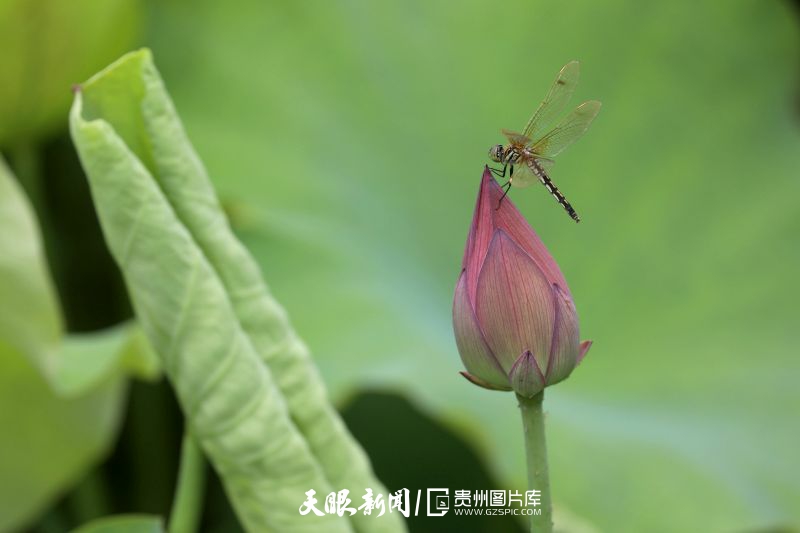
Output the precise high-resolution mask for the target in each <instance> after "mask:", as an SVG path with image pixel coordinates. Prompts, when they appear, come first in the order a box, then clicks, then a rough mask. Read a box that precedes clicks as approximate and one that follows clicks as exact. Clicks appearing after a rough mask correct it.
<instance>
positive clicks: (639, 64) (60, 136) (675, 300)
mask: <svg viewBox="0 0 800 533" xmlns="http://www.w3.org/2000/svg"><path fill="white" fill-rule="evenodd" d="M140 46H148V47H150V48H151V49H152V50H153V53H154V57H155V61H156V64H157V66H158V67H159V69H160V71H161V73H162V76H163V77H164V80H165V82H166V84H167V87H168V89H169V91H170V93H171V95H172V97H173V99H174V101H175V104H176V106H177V109H178V112H179V113H180V115H181V118H182V119H183V122H184V124H185V126H186V128H187V130H188V133H189V136H190V138H191V140H192V141H193V143H194V145H195V147H196V149H197V151H198V152H199V154H200V156H201V157H202V159H203V160H204V162H205V164H206V166H207V168H208V170H209V173H210V175H211V177H212V179H213V181H214V184H215V185H216V187H217V190H218V192H219V195H220V197H221V198H222V200H223V203H224V205H225V207H226V209H227V211H228V213H229V216H230V218H231V221H232V224H233V226H234V228H235V230H236V232H237V234H238V235H239V237H240V238H241V239H242V240H243V241H244V242H245V244H246V245H247V246H248V248H249V249H250V250H251V252H252V253H253V254H254V255H255V257H256V258H257V259H258V261H259V263H260V265H261V267H262V270H263V273H264V277H265V279H266V281H267V283H269V284H270V286H271V288H272V290H273V292H274V294H275V295H276V296H277V298H278V299H279V300H280V301H281V302H282V303H283V304H284V305H285V306H286V308H287V309H288V311H289V314H290V316H291V318H292V322H293V323H294V325H295V327H296V328H297V330H298V331H299V333H300V335H301V336H302V337H303V338H304V339H305V340H306V342H307V343H308V344H309V345H310V347H311V349H312V352H313V354H314V356H315V359H316V361H317V364H318V365H319V367H320V369H321V372H322V374H323V376H324V378H325V381H326V383H327V384H328V387H329V389H330V393H331V395H332V398H333V399H334V401H335V402H336V404H337V405H338V406H339V407H341V409H342V410H343V412H344V415H345V418H346V420H347V422H348V424H349V425H350V426H351V429H352V430H353V432H354V434H355V435H356V436H357V437H358V438H359V439H360V440H361V441H362V443H364V445H365V446H366V448H367V449H368V451H369V453H370V455H371V456H372V458H373V461H374V463H375V468H376V470H377V471H378V474H379V475H381V476H382V477H383V479H384V480H385V481H386V483H387V485H389V486H390V487H391V488H395V489H396V488H402V487H409V488H425V487H439V486H448V487H452V489H460V488H472V489H489V488H497V487H502V488H524V479H525V473H524V456H523V449H522V435H521V428H520V422H519V420H518V412H517V409H516V406H515V399H514V398H513V396H512V395H510V394H504V393H495V392H489V391H485V390H482V389H479V388H476V387H474V386H472V385H470V384H469V383H467V382H466V381H465V380H464V379H463V378H461V377H460V376H459V375H458V371H459V370H461V368H462V367H461V363H460V360H459V357H458V353H457V351H456V347H455V342H454V340H453V335H452V329H451V301H452V293H453V288H454V284H455V280H456V278H457V275H458V273H459V269H460V260H461V254H462V251H463V246H464V241H465V238H466V234H467V231H468V226H469V223H470V220H471V216H472V209H473V206H474V200H475V196H476V193H477V189H478V184H479V181H480V177H481V173H482V170H483V165H484V164H486V162H487V157H486V153H487V150H488V148H489V147H490V146H491V145H492V144H495V143H497V142H500V141H501V140H502V138H501V136H500V134H499V130H500V129H501V128H511V129H515V128H521V127H522V125H524V123H525V121H526V120H527V118H528V116H529V114H530V113H531V112H532V111H533V109H534V108H535V106H536V105H537V104H538V102H539V101H540V99H541V98H542V96H543V95H544V93H545V91H546V89H547V87H548V86H549V84H550V83H551V81H552V79H553V78H554V77H555V75H556V73H557V72H558V70H559V68H560V67H561V66H562V65H563V64H565V63H566V62H567V61H569V60H572V59H578V60H580V61H581V69H582V72H581V76H582V78H581V82H580V84H579V87H578V91H577V96H576V101H575V104H577V103H579V102H580V101H581V100H585V99H590V98H592V99H599V100H601V101H602V102H603V109H602V111H601V113H600V115H599V116H598V118H597V119H596V121H595V123H594V124H593V125H592V127H591V129H590V131H589V132H588V134H587V135H586V137H585V138H584V139H582V140H581V141H580V142H579V143H577V144H576V145H574V146H573V147H572V148H571V149H570V150H568V151H567V152H565V153H563V154H562V155H561V156H559V159H558V163H557V165H556V166H555V168H554V171H553V179H554V181H555V182H556V183H557V184H558V185H559V187H560V188H561V189H562V191H563V192H564V193H565V194H566V195H567V197H568V198H569V199H570V201H571V202H572V204H573V205H574V206H575V207H576V209H577V210H578V212H579V213H580V214H581V216H582V220H583V221H582V222H581V224H578V225H576V224H574V223H573V222H572V221H570V220H569V218H568V217H567V216H566V215H565V213H563V212H562V210H561V209H560V208H559V207H558V206H557V205H555V203H554V202H553V200H552V198H551V197H550V196H549V195H548V194H546V193H545V191H544V190H540V189H541V188H536V187H534V188H532V189H530V190H523V191H520V190H516V191H512V198H513V201H514V202H515V203H516V204H517V206H518V207H519V208H520V209H521V210H522V212H523V213H524V214H525V216H526V217H527V218H528V220H529V221H530V223H531V224H532V225H533V227H534V228H535V229H536V231H537V232H538V233H539V235H540V236H541V237H542V239H543V240H544V242H545V243H546V244H547V246H548V247H549V249H550V251H551V252H552V253H553V255H554V256H555V258H556V260H557V261H558V262H559V264H560V266H561V268H562V270H563V272H564V274H565V276H566V278H567V280H568V282H569V284H570V288H571V291H572V293H573V296H574V298H575V302H576V305H577V308H578V311H579V314H580V318H581V330H582V334H581V337H582V338H583V339H592V340H594V346H593V347H592V349H591V351H590V352H589V355H588V356H587V359H586V360H585V361H584V362H583V363H582V365H581V366H580V367H579V368H578V369H577V370H576V372H575V373H574V374H573V375H572V377H571V378H570V379H569V380H568V381H566V382H564V383H562V384H559V385H558V386H556V387H554V388H552V389H548V391H547V397H546V409H547V411H548V418H547V425H548V428H547V429H548V446H549V451H550V461H551V466H550V467H551V477H552V489H553V494H554V500H555V505H556V517H557V518H556V521H557V525H560V526H561V528H562V529H563V530H565V531H578V532H581V531H586V532H589V531H601V532H606V531H609V532H637V531H665V532H666V531H669V532H671V531H676V532H678V531H720V532H727V531H778V530H781V531H783V530H789V531H794V530H796V529H792V528H797V527H800V453H799V452H798V449H800V416H799V413H800V379H799V378H798V376H800V357H798V355H800V353H799V351H798V348H797V340H796V334H797V332H798V325H800V320H798V319H800V313H798V311H797V302H798V301H800V284H799V283H798V281H797V276H798V272H800V246H798V240H797V239H798V235H800V209H798V200H799V199H800V10H798V5H797V3H791V2H779V1H770V2H755V1H735V2H726V3H722V2H712V1H708V0H707V1H701V2H694V3H691V4H689V3H683V2H672V3H661V4H646V3H641V2H634V1H614V2H604V3H598V2H590V1H580V2H569V3H566V2H552V3H549V2H541V1H535V2H531V1H522V0H508V1H506V2H502V3H497V2H478V1H464V2H449V1H445V0H434V1H421V0H415V1H410V2H404V1H399V0H392V1H387V2H366V1H340V2H328V1H322V0H316V1H303V2H259V1H255V0H252V1H248V0H241V1H236V2H226V3H223V2H212V1H210V0H203V1H199V2H188V1H183V0H169V1H165V2H155V1H150V2H146V1H143V2H135V1H132V0H113V1H109V2H103V3H97V2H91V1H88V0H77V1H74V2H57V1H49V2H48V1H21V0H2V1H0V49H2V54H0V152H1V153H2V154H3V156H4V158H5V159H6V160H7V161H8V164H9V167H10V169H11V170H12V171H13V172H14V173H15V174H16V175H17V176H18V177H19V181H20V182H21V184H22V185H23V187H24V189H25V191H26V194H27V195H28V196H29V197H30V200H31V202H32V204H33V206H34V207H35V209H36V214H37V217H38V220H39V222H38V223H39V225H40V226H41V228H42V230H41V231H42V233H43V236H44V243H45V245H46V254H47V260H48V265H49V266H48V269H49V272H50V274H51V276H52V279H53V283H54V286H55V287H56V289H55V290H56V291H57V294H58V301H59V304H58V305H60V306H61V310H62V311H61V313H63V317H62V320H63V323H64V324H65V327H66V328H67V329H68V330H69V331H70V334H69V335H67V336H65V337H61V335H62V333H61V329H62V328H61V326H59V324H58V323H57V322H58V320H56V322H55V323H53V321H52V320H50V321H49V322H48V320H46V319H42V321H41V323H40V322H37V320H39V319H37V318H36V317H37V316H40V315H37V311H36V310H35V309H33V310H32V311H31V310H30V309H28V308H29V307H30V306H28V305H27V303H28V300H27V299H26V298H25V297H24V294H26V293H25V292H24V291H25V290H27V288H26V287H22V289H20V285H19V284H18V280H16V279H15V278H13V277H12V276H10V275H6V274H7V272H6V271H4V270H2V269H0V428H2V430H1V431H0V531H36V532H50V531H64V530H67V529H69V528H71V527H73V526H76V525H78V524H80V523H81V522H83V521H85V520H87V519H89V518H92V517H95V516H98V515H101V514H110V513H111V512H153V513H162V514H164V513H166V511H167V510H168V509H169V503H170V498H171V492H172V484H173V483H174V475H175V469H176V465H177V463H176V461H177V453H178V447H179V439H180V434H181V430H182V422H181V419H180V415H179V413H178V411H177V407H176V406H175V403H174V399H173V398H172V396H171V392H170V391H169V389H168V387H167V386H166V385H165V384H164V383H163V381H159V379H158V378H157V372H156V371H154V370H153V369H148V368H140V367H136V365H135V364H133V363H129V364H127V365H126V364H123V363H124V362H125V355H124V352H125V350H126V349H127V348H125V347H123V348H120V345H121V344H122V343H121V342H120V341H119V340H118V339H117V338H116V336H115V331H119V328H124V327H125V326H117V329H115V330H114V329H112V330H110V331H109V330H108V329H107V328H109V327H112V326H114V325H115V324H121V323H123V322H125V321H126V320H127V319H128V318H129V317H130V309H129V306H128V304H127V299H126V296H125V290H124V286H123V284H122V282H121V280H120V277H119V274H118V273H117V271H116V268H115V267H114V266H113V262H112V261H111V259H110V258H109V256H108V253H107V252H106V251H105V247H104V244H103V241H102V237H101V235H100V232H99V228H98V227H97V222H96V220H95V219H94V214H93V210H92V205H91V200H90V198H89V195H88V188H87V185H86V183H85V178H84V176H83V174H82V171H81V169H80V166H79V164H78V162H77V158H76V156H75V154H74V149H73V147H72V145H71V141H70V140H69V137H68V135H67V112H68V107H69V104H70V102H71V98H72V94H71V92H70V87H71V85H72V84H74V83H79V82H81V81H83V80H85V79H86V78H87V77H88V76H90V75H91V74H92V73H94V72H96V71H97V70H99V69H101V68H102V67H104V66H105V65H107V64H108V63H109V62H111V61H112V60H114V59H115V58H117V57H118V56H119V55H121V54H122V53H124V52H125V51H128V50H131V49H135V48H137V47H140ZM3 202H4V199H3V198H0V208H2V206H3V205H4V203H3ZM6 214H7V213H6ZM2 216H5V214H4V215H2ZM1 219H2V220H4V221H6V220H7V219H6V218H1ZM29 244H30V243H29V242H27V241H26V237H25V235H24V234H22V233H21V234H20V236H19V238H18V239H17V240H14V239H8V238H6V239H0V256H2V255H5V256H6V257H7V258H8V257H14V256H15V254H19V255H20V256H21V257H23V258H24V257H27V256H25V254H24V253H22V252H20V250H25V249H27V248H28V247H29ZM3 247H5V250H4V249H3ZM40 266H41V267H42V268H43V265H40ZM32 269H33V266H32ZM34 270H35V269H34ZM36 290H40V291H42V293H43V294H44V293H48V294H51V295H52V294H55V292H51V288H50V287H49V286H48V285H47V284H46V283H45V284H44V285H43V286H42V287H38V288H36ZM45 299H46V298H45ZM55 301H56V300H55V299H52V301H50V303H47V304H45V306H50V307H52V306H55V305H56V304H55ZM28 311H30V314H25V313H27V312H28ZM18 313H23V314H22V315H21V316H29V317H33V318H32V319H31V321H26V322H25V324H27V325H25V326H19V324H18V318H19V316H18ZM45 314H46V313H45ZM15 321H17V322H15ZM15 324H16V325H15ZM19 327H23V328H30V329H31V330H32V331H33V332H34V333H35V334H37V335H38V334H39V332H40V335H41V337H42V338H43V339H44V341H43V342H47V343H50V344H51V345H53V346H55V345H60V344H63V349H64V350H65V353H73V354H75V353H79V354H84V353H86V354H92V353H101V352H104V351H105V352H109V351H115V350H116V351H119V352H120V353H122V354H123V355H121V356H120V359H119V360H118V361H117V362H116V363H114V364H115V365H118V366H119V367H120V368H124V369H125V370H124V371H114V372H112V371H109V372H107V373H106V374H103V375H102V376H95V377H93V378H92V379H94V381H93V382H92V383H88V381H90V380H89V378H86V379H84V382H82V383H78V384H76V381H75V380H73V381H69V379H68V378H69V376H67V377H64V380H65V381H64V382H68V383H71V384H72V386H73V390H72V393H71V394H68V395H67V396H66V397H65V396H63V395H58V394H57V393H56V391H54V389H53V385H52V383H51V382H48V381H47V380H46V379H45V377H43V374H42V372H40V371H39V370H38V369H37V368H36V367H35V365H33V364H31V361H32V360H33V359H31V357H29V356H27V357H26V354H24V353H23V352H24V349H21V348H20V347H19V343H18V342H16V337H15V335H17V333H18V332H19ZM37 328H39V329H37ZM100 330H102V332H101V333H96V332H97V331H100ZM59 339H60V340H59ZM126 342H127V341H126ZM78 357H79V356H78ZM86 357H92V356H91V355H87V356H86ZM119 361H122V363H119ZM118 363H119V364H118ZM130 374H134V376H133V377H125V376H126V375H130ZM136 376H139V377H136ZM62 377H63V376H62ZM95 378H96V379H95ZM76 379H77V378H76ZM77 381H80V379H77ZM62 392H63V391H62ZM206 501H207V507H206V509H205V515H204V522H203V523H204V530H205V531H232V530H233V531H235V530H236V529H235V528H236V527H237V526H236V525H235V519H234V517H233V515H232V514H231V511H230V508H229V507H228V504H227V502H226V500H225V497H224V495H223V493H222V491H221V488H220V487H219V484H218V483H217V482H215V481H213V480H212V483H211V484H210V487H209V491H208V493H207V495H206ZM299 503H300V502H298V505H299ZM436 520H437V519H433V518H431V519H415V520H412V521H410V522H409V527H410V529H411V531H442V530H447V529H452V530H458V531H505V530H508V531H514V530H521V528H522V525H523V524H522V522H519V523H517V522H515V521H514V520H513V519H511V520H509V519H500V518H496V519H492V518H490V517H486V518H484V519H482V520H478V519H471V520H461V521H459V520H456V519H455V518H454V517H452V516H451V517H449V518H446V519H441V521H440V522H437V521H436Z"/></svg>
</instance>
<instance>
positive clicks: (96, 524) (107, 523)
mask: <svg viewBox="0 0 800 533" xmlns="http://www.w3.org/2000/svg"><path fill="white" fill-rule="evenodd" d="M72 533H164V524H163V523H162V521H161V518H159V517H157V516H146V515H119V516H110V517H106V518H100V519H97V520H92V521H91V522H89V523H88V524H84V525H82V526H81V527H79V528H77V529H74V530H72Z"/></svg>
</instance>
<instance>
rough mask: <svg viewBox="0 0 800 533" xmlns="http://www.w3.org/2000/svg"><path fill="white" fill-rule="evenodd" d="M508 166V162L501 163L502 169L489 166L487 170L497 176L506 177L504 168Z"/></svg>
mask: <svg viewBox="0 0 800 533" xmlns="http://www.w3.org/2000/svg"><path fill="white" fill-rule="evenodd" d="M507 168H508V164H505V165H503V170H500V169H499V168H493V167H489V171H490V172H491V173H492V174H494V175H495V176H497V177H498V178H505V177H506V169H507Z"/></svg>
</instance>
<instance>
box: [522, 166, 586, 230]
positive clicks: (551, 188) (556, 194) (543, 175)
mask: <svg viewBox="0 0 800 533" xmlns="http://www.w3.org/2000/svg"><path fill="white" fill-rule="evenodd" d="M528 165H529V166H530V167H531V171H532V172H533V173H534V174H535V175H536V177H537V178H539V181H541V182H542V185H544V186H545V188H546V189H547V191H548V192H549V193H550V194H552V195H553V198H555V199H556V201H557V202H558V203H559V204H561V207H563V208H564V210H565V211H566V212H567V214H568V215H569V216H570V218H572V220H574V221H575V222H580V221H581V218H580V217H579V216H578V213H576V212H575V209H573V207H572V206H571V205H570V203H569V202H568V201H567V199H566V197H565V196H564V195H563V194H561V191H559V190H558V187H556V186H555V184H554V183H553V182H552V181H551V180H550V176H548V175H547V172H546V171H545V170H544V168H542V165H540V164H539V162H538V161H536V159H534V158H531V159H528Z"/></svg>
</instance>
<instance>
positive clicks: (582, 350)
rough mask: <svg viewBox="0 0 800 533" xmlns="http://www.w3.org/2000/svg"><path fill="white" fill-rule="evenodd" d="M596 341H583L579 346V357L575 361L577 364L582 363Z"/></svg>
mask: <svg viewBox="0 0 800 533" xmlns="http://www.w3.org/2000/svg"><path fill="white" fill-rule="evenodd" d="M593 343H594V341H583V342H582V343H581V344H580V346H579V347H578V349H579V351H578V359H577V360H576V361H575V365H576V366H577V365H579V364H581V361H583V358H584V357H586V354H587V353H588V352H589V348H591V347H592V344H593Z"/></svg>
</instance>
